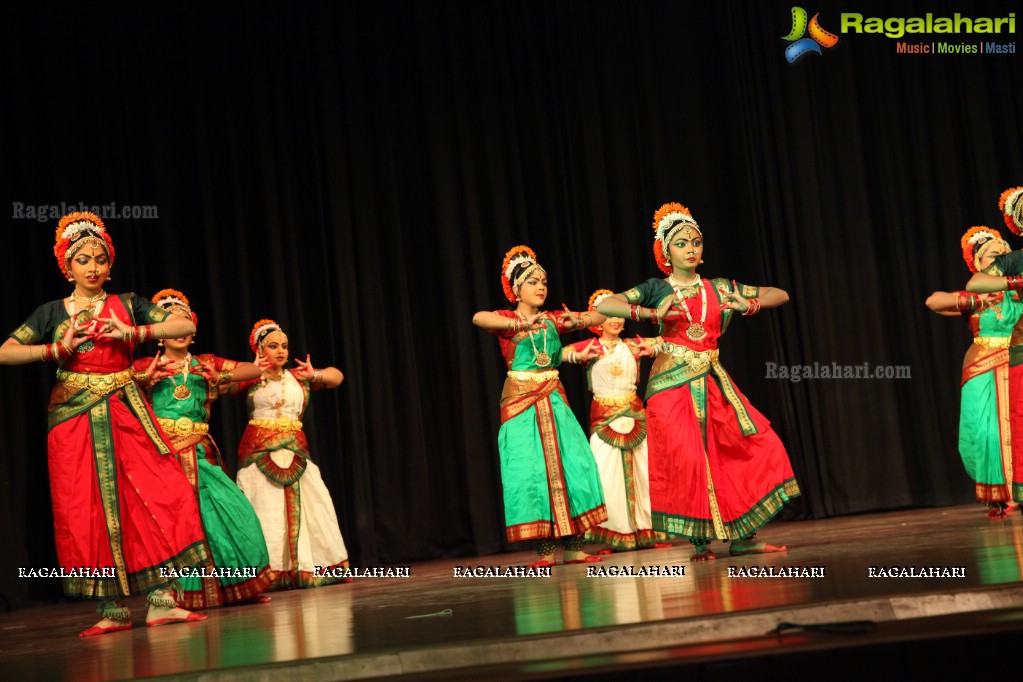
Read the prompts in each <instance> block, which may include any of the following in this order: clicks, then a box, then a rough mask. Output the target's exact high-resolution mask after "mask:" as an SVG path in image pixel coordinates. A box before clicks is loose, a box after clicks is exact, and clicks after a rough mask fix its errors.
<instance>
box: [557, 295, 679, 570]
mask: <svg viewBox="0 0 1023 682" xmlns="http://www.w3.org/2000/svg"><path fill="white" fill-rule="evenodd" d="M612 295H613V292H612V291H610V290H608V289H598V290H597V291H595V292H593V294H592V295H591V296H590V301H589V306H588V310H591V311H594V312H595V311H596V306H597V304H599V303H600V302H601V301H603V300H604V299H605V298H607V297H608V296H612ZM624 327H625V321H624V320H622V319H621V318H618V317H609V318H607V319H605V320H604V321H603V322H602V323H601V324H600V325H599V326H596V327H591V328H590V331H592V332H593V333H594V334H596V335H597V338H596V339H592V340H588V341H579V342H578V343H575V344H572V346H571V348H572V349H573V350H575V351H577V352H580V351H583V350H585V349H586V347H587V346H589V345H591V344H596V346H598V347H599V349H600V351H599V352H600V355H598V356H597V357H596V358H593V359H591V360H590V361H589V362H587V363H586V383H587V386H588V387H589V389H590V390H591V391H593V402H592V404H591V405H590V449H591V450H592V451H593V457H594V459H595V460H596V461H597V469H598V470H599V471H600V482H601V483H602V484H603V487H604V500H605V502H606V503H607V516H608V519H607V521H605V522H604V523H602V524H600V525H599V526H598V527H596V528H591V529H590V530H588V531H586V539H587V541H589V542H595V543H600V544H603V545H605V548H604V549H602V550H601V551H600V554H610V553H611V552H625V551H629V550H634V549H645V548H651V547H656V548H664V547H670V546H671V544H670V543H668V542H665V540H667V538H666V536H665V535H664V534H663V533H658V532H657V531H655V530H654V529H653V524H652V522H651V519H650V476H649V470H648V468H647V444H646V410H644V409H643V400H642V399H641V398H640V397H639V396H637V395H636V379H637V377H638V376H639V359H640V358H641V357H653V356H654V354H655V353H656V350H655V345H654V344H655V343H656V339H647V340H643V339H640V338H639V337H637V338H636V339H622V338H621V334H622V329H623V328H624Z"/></svg>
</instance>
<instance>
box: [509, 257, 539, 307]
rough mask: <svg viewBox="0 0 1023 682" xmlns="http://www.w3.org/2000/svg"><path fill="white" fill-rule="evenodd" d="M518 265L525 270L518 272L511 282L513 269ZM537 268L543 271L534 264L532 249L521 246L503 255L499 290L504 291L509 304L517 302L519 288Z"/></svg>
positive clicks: (534, 258)
mask: <svg viewBox="0 0 1023 682" xmlns="http://www.w3.org/2000/svg"><path fill="white" fill-rule="evenodd" d="M520 265H525V266H526V268H525V269H523V270H520V271H519V273H518V275H517V276H516V277H515V279H514V280H513V279H512V276H513V275H514V273H515V269H516V268H518V267H519V266H520ZM537 268H539V269H541V270H542V269H543V268H541V267H540V264H539V263H537V262H536V254H535V253H533V249H531V248H529V247H528V246H522V245H519V246H513V247H512V248H510V249H508V253H506V254H505V255H504V262H503V263H501V288H503V289H504V296H505V298H507V299H508V301H509V302H511V303H515V301H517V300H518V294H519V287H521V286H522V283H523V282H524V281H526V277H528V276H529V273H531V272H533V271H534V270H536V269H537Z"/></svg>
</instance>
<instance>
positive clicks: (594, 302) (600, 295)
mask: <svg viewBox="0 0 1023 682" xmlns="http://www.w3.org/2000/svg"><path fill="white" fill-rule="evenodd" d="M614 295H615V292H613V291H611V290H610V289H597V290H596V291H594V292H593V293H592V294H590V301H589V303H587V304H586V309H587V310H592V311H594V312H596V310H597V306H598V305H600V303H601V301H603V300H604V299H605V298H607V297H608V296H614ZM589 330H590V331H591V332H593V333H594V334H596V335H597V336H600V327H590V328H589Z"/></svg>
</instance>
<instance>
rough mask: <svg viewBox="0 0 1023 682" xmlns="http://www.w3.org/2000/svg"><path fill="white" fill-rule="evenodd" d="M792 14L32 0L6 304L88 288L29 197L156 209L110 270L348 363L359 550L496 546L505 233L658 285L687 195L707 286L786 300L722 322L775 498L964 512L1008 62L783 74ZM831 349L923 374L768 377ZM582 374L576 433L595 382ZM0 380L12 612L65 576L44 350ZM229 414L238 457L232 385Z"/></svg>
mask: <svg viewBox="0 0 1023 682" xmlns="http://www.w3.org/2000/svg"><path fill="white" fill-rule="evenodd" d="M790 8H791V3H789V2H777V1H775V2H752V1H751V2H722V3H684V2H676V1H672V0H663V1H659V2H644V1H641V0H628V1H627V0H620V1H617V2H609V1H601V0H596V1H594V0H588V1H582V0H580V1H567V0H566V1H555V2H544V3H540V2H522V1H517V2H504V1H501V2H486V3H480V2H470V1H464V2H456V1H450V0H449V1H442V0H434V1H433V2H428V3H427V2H409V3H400V2H395V1H393V0H381V1H379V2H371V3H361V4H352V3H349V4H342V3H322V4H308V5H297V6H286V5H284V4H281V3H274V2H251V3H248V4H247V5H246V6H245V9H244V10H241V9H230V10H229V9H227V8H223V7H218V6H215V5H206V4H200V3H179V4H176V5H166V4H165V5H152V4H143V5H138V4H124V5H107V4H102V3H90V4H88V5H78V6H74V7H73V8H68V7H64V6H61V7H60V8H59V11H58V9H57V8H55V7H50V6H48V5H47V4H45V3H36V4H33V5H32V6H28V7H22V8H21V9H19V11H18V12H19V13H18V14H17V15H13V16H11V17H10V21H9V23H8V25H7V30H6V31H5V38H4V40H3V41H0V54H2V56H3V61H4V70H3V71H2V74H3V76H2V78H3V81H2V82H3V86H4V87H3V105H2V107H0V125H2V136H0V144H2V159H3V163H2V164H0V201H2V203H0V208H3V210H4V211H6V208H4V207H6V206H11V211H10V213H8V215H10V216H11V217H10V218H9V219H6V220H5V221H4V223H5V225H4V227H5V230H4V235H5V236H4V247H5V248H4V249H3V253H4V254H5V256H6V257H5V259H4V260H5V265H6V267H5V268H4V272H5V273H6V274H7V275H8V279H7V288H6V289H7V295H6V296H5V301H4V304H5V305H4V306H3V310H4V313H3V319H2V326H4V328H5V329H6V330H13V329H15V328H16V327H17V326H18V325H19V324H20V323H21V322H22V321H23V320H24V319H25V318H26V317H27V316H28V315H29V314H30V313H31V311H32V310H33V309H34V308H35V307H36V306H37V305H39V304H41V303H42V302H44V301H48V300H52V299H56V298H59V297H61V296H63V295H66V294H67V292H68V285H67V283H66V282H63V281H62V280H61V278H60V275H59V273H58V270H57V265H56V263H55V262H54V260H53V257H52V255H51V248H52V244H53V231H54V228H55V226H56V219H55V218H53V219H50V218H47V219H45V220H42V221H37V220H33V219H31V217H26V216H30V213H28V212H29V211H32V210H34V209H38V208H39V207H44V208H45V209H46V210H50V209H49V207H54V206H56V207H58V208H59V207H60V205H61V203H62V202H63V203H64V204H66V205H68V207H69V208H70V207H71V206H72V205H73V206H74V207H77V205H78V204H79V203H84V204H85V205H101V206H102V205H108V204H110V203H112V202H113V203H115V204H116V205H117V207H118V208H124V207H133V206H153V207H155V208H156V212H157V217H155V218H137V219H136V218H126V219H110V220H108V221H107V224H108V228H109V230H110V232H111V235H112V237H113V240H114V242H115V245H116V248H117V259H116V264H115V266H114V269H113V273H114V279H113V282H111V284H110V285H109V286H108V289H109V290H111V291H114V292H121V291H136V292H138V293H140V294H143V295H147V296H148V295H151V294H152V293H154V292H155V291H156V290H158V289H161V288H164V287H174V288H179V289H182V290H183V291H184V292H185V293H186V294H187V295H188V296H189V297H190V298H191V300H192V303H193V306H194V308H195V310H196V312H197V313H198V315H199V333H198V337H197V346H196V350H197V351H198V352H215V353H217V354H218V355H222V356H226V357H231V358H235V359H249V357H250V355H251V353H250V351H249V349H248V347H247V343H246V338H247V335H248V332H249V329H250V328H251V325H252V323H253V322H254V321H255V320H257V319H259V318H261V317H272V318H274V319H276V320H277V321H278V322H280V323H281V324H282V325H283V327H284V328H285V330H286V331H287V332H288V334H289V337H290V339H291V345H292V350H293V353H296V354H303V355H304V354H305V353H310V354H311V356H312V360H313V362H314V364H316V365H317V366H325V365H336V366H337V367H339V368H340V369H342V370H343V371H344V372H345V375H346V380H345V382H344V384H343V385H342V386H341V387H340V388H339V389H338V390H336V391H330V392H321V393H318V394H316V395H315V396H314V398H313V401H312V406H311V408H310V410H309V412H308V414H307V416H306V419H305V421H306V423H307V424H308V427H307V433H308V434H309V436H310V445H311V451H312V454H313V459H314V461H316V462H317V463H318V464H319V466H320V467H321V469H322V472H323V475H324V479H325V481H326V483H327V486H328V487H329V488H330V490H331V493H332V495H333V498H334V502H335V505H336V507H337V510H338V515H339V518H340V519H341V526H342V531H343V533H344V535H345V539H346V541H347V543H348V546H349V549H350V551H351V554H352V558H353V560H354V563H355V564H356V565H379V564H384V563H394V562H397V563H403V562H410V561H414V560H422V559H429V558H437V557H442V556H467V555H475V554H485V553H492V552H497V551H501V550H502V549H505V548H506V547H507V546H506V543H505V542H504V533H503V511H502V503H501V484H500V475H499V469H498V459H497V452H496V434H497V430H498V426H499V423H498V408H497V402H498V396H499V394H500V390H501V383H502V379H503V374H504V367H503V364H502V362H501V360H500V357H499V352H498V347H497V342H496V340H495V339H494V338H493V337H491V336H490V335H488V334H486V333H483V332H480V331H478V330H476V329H475V328H473V327H472V325H471V324H470V319H471V317H472V314H473V313H474V312H475V311H477V310H492V309H495V308H500V307H503V306H504V305H505V303H504V300H503V296H502V294H501V288H500V284H499V281H498V275H499V266H500V262H501V259H502V257H503V254H504V252H505V250H506V249H508V248H509V247H510V246H512V245H514V244H518V243H526V244H529V245H531V246H532V247H533V248H534V249H535V250H536V251H537V253H538V255H539V257H540V260H541V262H542V263H543V264H544V265H545V266H546V268H547V269H548V271H549V274H550V278H551V285H552V297H551V304H552V305H558V304H560V303H561V302H562V301H564V302H565V303H567V304H568V305H569V306H571V307H573V308H576V309H577V308H580V307H581V306H583V305H585V301H586V299H587V297H588V296H589V294H590V292H592V291H593V290H594V289H596V288H600V287H606V288H611V289H614V290H617V291H621V290H624V289H626V288H628V287H629V286H632V285H634V284H636V283H638V282H640V281H642V280H644V279H646V278H647V277H651V276H656V275H658V273H657V271H656V269H655V266H654V262H653V258H652V255H651V249H650V247H651V237H652V232H651V229H650V223H651V218H652V215H653V212H654V211H655V210H656V209H657V207H658V206H659V205H660V204H662V203H664V202H666V201H679V202H681V203H684V204H686V205H687V206H689V207H690V208H691V209H692V211H693V213H694V215H695V216H696V218H697V220H698V221H699V222H700V224H701V226H703V228H704V231H705V234H706V238H707V247H706V261H707V262H706V264H705V265H704V266H703V267H702V268H701V273H702V274H704V275H705V276H726V277H730V278H735V279H737V280H739V281H742V282H749V283H755V284H770V285H773V286H778V287H781V288H783V289H785V290H787V291H788V292H789V293H790V294H791V297H792V301H791V303H790V304H788V305H786V306H784V307H783V308H781V309H779V310H771V311H766V312H765V313H763V314H761V315H760V316H758V317H755V318H750V319H737V320H736V322H735V324H733V326H732V327H731V328H730V329H729V331H728V334H727V335H726V336H725V337H724V339H723V342H722V348H723V354H722V360H723V362H724V364H725V366H726V367H727V368H728V369H729V371H730V372H731V374H732V375H733V378H734V379H735V381H736V382H737V384H738V385H739V386H740V387H741V388H742V389H743V390H744V392H745V393H746V394H747V395H748V396H749V398H750V399H751V400H752V402H753V403H754V405H756V406H757V407H758V408H759V409H760V410H761V411H762V412H764V413H765V414H766V415H767V416H768V417H769V418H771V419H772V420H773V423H774V426H775V428H776V430H777V431H778V433H779V434H780V436H781V437H782V439H783V440H784V441H785V443H786V444H787V446H788V448H789V452H790V455H791V458H792V462H793V465H794V468H795V470H796V473H797V476H798V478H799V480H800V483H801V485H802V488H803V490H804V496H803V498H801V500H800V501H798V502H797V503H796V504H794V505H792V506H791V507H790V509H789V510H788V511H787V512H786V513H787V514H788V515H789V516H790V517H798V516H803V517H812V518H819V517H825V516H830V515H837V514H848V513H855V512H863V511H871V510H880V509H892V508H899V507H910V506H913V507H916V506H928V505H943V504H951V503H958V502H966V501H969V500H970V499H972V484H971V482H970V481H969V479H968V478H967V477H966V475H965V474H964V472H963V470H962V465H961V463H960V461H959V457H958V453H957V448H956V435H957V422H958V404H959V398H958V393H959V386H958V382H959V369H960V364H961V357H962V353H963V352H964V350H965V348H966V346H967V344H968V343H969V334H968V331H967V330H966V326H965V324H963V323H962V322H960V321H957V320H949V319H945V318H939V317H937V316H935V315H932V314H930V313H929V312H927V311H926V309H925V308H924V306H923V300H924V298H925V297H926V296H927V295H928V294H929V293H930V292H931V291H933V290H935V289H942V290H949V289H956V288H961V286H962V284H963V282H964V281H965V279H966V278H967V275H968V273H967V271H966V268H965V266H964V264H963V262H962V260H961V258H960V255H959V247H958V240H959V235H960V234H961V233H962V232H963V231H964V230H965V229H966V228H967V227H969V226H970V225H974V224H988V225H991V226H995V227H1000V225H1001V223H1000V218H999V214H998V211H997V206H996V202H997V197H998V195H999V193H1000V192H1001V191H1002V190H1003V189H1005V188H1006V187H1009V186H1012V185H1015V184H1021V183H1023V163H1021V159H1020V155H1019V150H1020V148H1021V146H1020V139H1019V126H1018V115H1019V111H1020V110H1021V109H1020V104H1021V99H1023V98H1021V95H1020V89H1019V87H1018V84H1019V82H1020V75H1021V73H1023V71H1021V68H1020V61H1019V55H1016V54H1005V55H995V54H983V55H980V54H976V55H907V54H898V53H897V51H896V43H897V42H898V41H896V40H894V39H891V38H887V37H885V36H879V35H855V34H840V40H839V43H838V45H837V46H835V47H834V48H830V49H825V50H824V51H823V52H824V54H822V55H820V56H817V55H811V56H809V57H806V58H804V59H802V60H800V61H799V62H797V63H795V64H789V63H787V62H786V61H785V58H784V48H785V46H786V45H787V44H788V43H786V41H784V40H783V39H782V38H781V36H783V35H786V34H787V33H788V32H789V30H790V28H791V15H790ZM807 9H808V10H809V11H810V13H811V15H812V14H813V13H816V12H820V22H821V24H822V25H823V26H824V27H825V28H826V29H829V30H831V31H833V32H836V33H838V32H839V30H840V26H839V24H840V20H839V16H840V14H841V13H842V12H846V11H856V12H860V13H862V14H864V15H865V16H881V17H892V16H902V17H910V16H923V15H924V14H925V13H926V12H931V13H933V14H934V15H936V16H951V15H952V14H953V13H955V12H959V13H961V14H962V15H963V16H975V17H979V16H990V17H1004V16H1007V15H1008V14H1009V12H1014V11H1015V10H1016V4H1015V3H1012V2H1007V1H1006V2H995V1H993V2H977V3H971V2H954V3H953V2H926V3H925V2H902V3H889V2H884V3H882V2H857V3H840V2H821V3H819V4H818V5H816V6H814V7H809V6H807ZM984 37H988V36H975V35H974V36H970V35H963V36H949V37H948V40H949V41H950V42H966V43H968V44H976V43H978V42H980V41H981V40H980V39H982V38H984ZM913 38H914V37H913V36H907V39H908V40H911V41H913V42H915V40H913ZM994 38H995V39H996V40H997V41H999V42H1003V43H1004V42H1011V41H1014V40H1015V34H1007V33H1003V34H1002V35H1000V36H994ZM925 39H926V40H930V39H931V37H930V36H928V37H926V38H925ZM19 207H20V211H21V212H20V213H19ZM53 210H57V209H53ZM1003 232H1004V229H1003ZM630 324H632V323H630ZM650 331H651V330H649V329H648V328H644V327H639V326H636V327H629V328H628V329H627V333H630V334H631V333H636V332H642V333H646V334H649V333H650ZM579 338H584V337H582V336H580V337H579ZM150 350H155V349H150ZM814 362H818V363H820V364H821V365H828V366H831V364H832V363H838V364H840V365H860V364H862V363H864V362H866V363H869V364H870V365H871V366H874V365H879V364H880V365H906V366H908V367H909V368H910V371H911V378H909V379H903V380H853V379H848V380H807V381H801V382H790V381H786V380H780V379H771V378H768V377H767V368H768V367H769V366H770V365H769V364H768V363H775V365H777V366H782V365H784V366H792V365H797V364H812V363H814ZM562 376H563V378H564V381H565V384H566V386H567V388H568V392H569V396H570V399H571V402H572V404H573V407H574V408H575V410H576V413H577V415H578V416H579V418H580V421H582V422H583V423H586V419H587V408H588V404H587V397H586V393H585V384H584V379H583V375H582V371H581V370H580V369H578V368H573V367H567V368H565V369H563V371H562ZM0 382H2V384H0V386H2V389H0V414H2V419H3V429H4V431H3V434H4V435H3V438H2V439H0V461H2V462H3V464H2V467H0V471H2V474H0V486H2V488H0V489H2V492H3V495H2V501H0V510H2V511H3V513H4V514H5V516H6V519H7V524H6V528H5V531H4V536H5V537H4V540H3V546H4V551H3V552H2V555H3V559H2V560H0V567H2V572H0V594H2V595H3V596H4V598H5V599H6V601H7V605H8V606H17V605H20V604H23V603H25V602H27V601H29V600H47V599H54V598H56V597H57V596H58V595H59V585H58V584H57V582H56V581H50V580H38V579H37V580H30V579H21V578H18V577H17V570H18V567H41V566H48V565H52V564H53V563H55V560H56V557H55V553H54V550H53V539H52V516H51V513H50V504H49V496H48V494H47V490H48V488H47V481H48V477H47V471H46V449H45V441H46V429H45V414H44V408H45V405H46V403H47V397H48V392H49V389H50V387H51V385H52V383H53V367H52V366H50V365H46V366H44V365H42V364H34V365H29V366H23V367H4V368H0ZM214 410H215V414H214V417H213V433H214V436H215V437H216V438H217V440H218V442H219V443H220V445H221V447H222V449H223V450H224V451H225V453H227V454H228V458H229V460H230V463H231V465H232V466H233V465H234V463H235V458H234V456H233V454H234V451H235V448H236V447H237V443H238V438H239V435H240V433H241V430H242V427H243V425H244V422H245V414H244V409H243V405H242V404H241V401H234V402H232V401H231V400H224V401H221V404H218V405H216V406H215V408H214ZM982 513H983V512H982V511H981V510H978V518H981V514H982Z"/></svg>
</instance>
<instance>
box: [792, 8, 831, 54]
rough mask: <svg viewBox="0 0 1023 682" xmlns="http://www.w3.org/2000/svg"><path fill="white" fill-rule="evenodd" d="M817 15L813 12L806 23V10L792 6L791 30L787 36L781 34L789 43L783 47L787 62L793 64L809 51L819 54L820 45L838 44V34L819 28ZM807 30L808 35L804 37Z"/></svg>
mask: <svg viewBox="0 0 1023 682" xmlns="http://www.w3.org/2000/svg"><path fill="white" fill-rule="evenodd" d="M819 16H820V13H818V14H814V15H813V19H810V21H809V23H807V21H806V10H805V9H803V8H802V7H793V8H792V30H791V31H789V34H788V35H787V36H782V39H783V40H787V41H789V42H790V43H791V45H789V46H788V47H786V48H785V59H787V60H789V64H795V63H796V62H797V61H799V60H800V59H801V58H803V57H805V56H806V55H808V54H810V53H811V52H816V53H817V54H821V48H822V47H834V46H835V45H837V44H838V36H836V35H835V34H834V33H831V32H830V31H825V30H824V29H823V28H821V25H820V23H819V22H818V21H817V17H819ZM807 30H809V32H810V37H809V38H804V37H803V36H804V34H805V33H806V32H807Z"/></svg>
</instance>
